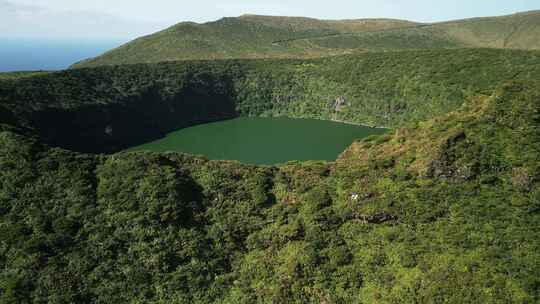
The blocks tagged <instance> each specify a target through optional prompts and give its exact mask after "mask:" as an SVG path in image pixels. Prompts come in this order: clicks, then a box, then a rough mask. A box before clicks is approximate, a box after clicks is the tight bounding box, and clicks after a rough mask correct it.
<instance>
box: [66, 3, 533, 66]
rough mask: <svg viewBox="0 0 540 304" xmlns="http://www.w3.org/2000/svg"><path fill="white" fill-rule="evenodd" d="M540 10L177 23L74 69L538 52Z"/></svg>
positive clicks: (267, 17) (247, 18) (245, 17)
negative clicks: (463, 51)
mask: <svg viewBox="0 0 540 304" xmlns="http://www.w3.org/2000/svg"><path fill="white" fill-rule="evenodd" d="M539 35H540V12H538V11H533V12H527V13H520V14H514V15H509V16H502V17H490V18H476V19H468V20H458V21H451V22H443V23H435V24H419V23H414V22H409V21H402V20H391V19H364V20H341V21H337V20H317V19H311V18H302V17H271V16H257V15H244V16H240V17H237V18H223V19H220V20H218V21H215V22H209V23H204V24H197V23H192V22H184V23H180V24H177V25H175V26H172V27H170V28H168V29H166V30H164V31H161V32H158V33H156V34H153V35H149V36H146V37H141V38H138V39H136V40H134V41H132V42H130V43H127V44H125V45H123V46H121V47H119V48H117V49H114V50H111V51H109V52H107V53H105V54H103V55H101V56H99V57H97V58H93V59H89V60H85V61H83V62H81V63H78V64H75V65H74V67H90V66H98V65H114V64H133V63H154V62H163V61H177V60H193V59H233V58H235V59H240V58H243V59H247V58H312V57H323V56H329V55H340V54H341V55H342V54H350V53H356V52H364V51H370V50H371V51H373V50H375V51H380V50H404V49H405V50H407V49H441V48H462V47H471V48H478V47H487V48H510V49H540V42H539V40H538V39H537V37H538V36H539Z"/></svg>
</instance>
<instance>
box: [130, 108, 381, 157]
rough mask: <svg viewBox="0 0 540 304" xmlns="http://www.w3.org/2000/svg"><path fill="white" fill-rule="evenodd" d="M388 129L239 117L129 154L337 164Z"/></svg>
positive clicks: (180, 132)
mask: <svg viewBox="0 0 540 304" xmlns="http://www.w3.org/2000/svg"><path fill="white" fill-rule="evenodd" d="M386 131H387V130H386V129H376V128H370V127H366V126H360V125H353V124H347V123H340V122H334V121H324V120H315V119H292V118H258V117H241V118H235V119H231V120H225V121H219V122H213V123H207V124H202V125H197V126H193V127H189V128H184V129H180V130H178V131H175V132H172V133H169V134H168V135H167V136H166V137H164V138H162V139H159V140H156V141H153V142H149V143H146V144H143V145H140V146H136V147H132V148H130V149H128V150H127V151H154V152H167V151H172V152H184V153H190V154H197V155H204V156H206V157H208V158H209V159H214V160H237V161H240V162H243V163H248V164H266V165H274V164H280V163H285V162H288V161H295V160H296V161H307V160H325V161H333V160H335V159H336V158H337V157H338V156H339V154H341V153H342V152H343V151H344V150H345V149H346V148H347V147H348V146H349V145H350V144H351V143H352V142H353V141H354V140H356V139H361V138H364V137H367V136H370V135H377V134H382V133H384V132H386Z"/></svg>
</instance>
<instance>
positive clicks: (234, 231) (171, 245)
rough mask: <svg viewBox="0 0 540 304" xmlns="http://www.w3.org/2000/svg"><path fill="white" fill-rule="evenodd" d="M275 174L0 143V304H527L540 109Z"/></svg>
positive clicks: (0, 136) (502, 100) (470, 121)
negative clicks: (45, 303) (33, 303)
mask: <svg viewBox="0 0 540 304" xmlns="http://www.w3.org/2000/svg"><path fill="white" fill-rule="evenodd" d="M539 87H540V86H539V84H538V83H537V82H534V81H529V82H528V83H511V84H507V85H504V86H501V87H499V89H497V90H496V91H495V92H494V93H493V94H491V95H487V96H486V95H479V96H478V97H477V98H474V99H472V100H470V101H468V102H467V103H466V104H464V105H463V107H462V108H461V109H460V110H458V111H457V112H453V113H450V114H447V115H445V116H441V117H437V118H434V119H432V120H429V121H426V122H423V123H420V124H418V125H416V126H414V127H410V128H401V129H397V130H396V131H394V132H393V133H392V134H388V135H385V136H383V137H376V138H370V139H367V140H364V141H362V142H358V143H355V144H354V145H353V146H352V147H351V148H350V149H348V150H347V151H346V152H345V153H344V154H343V155H342V157H341V158H340V159H339V160H338V161H337V162H335V163H333V164H327V163H291V164H287V165H284V166H282V167H279V168H273V167H254V166H246V165H241V164H238V163H234V162H215V161H207V160H204V159H199V158H195V157H191V156H187V155H182V154H175V153H170V154H154V153H122V154H116V155H111V156H90V155H85V154H77V153H73V152H68V151H64V150H61V149H55V148H48V147H45V146H43V145H42V144H40V143H38V142H36V141H35V140H33V139H30V138H25V137H23V136H20V135H17V134H15V133H12V132H10V131H3V132H0V168H2V170H0V185H1V187H0V227H1V229H2V233H1V234H0V244H1V246H0V269H2V271H0V301H1V302H3V303H22V302H35V303H39V302H46V301H49V302H58V303H70V302H77V303H95V302H101V303H120V302H146V303H306V302H313V303H322V302H325V303H355V302H360V303H398V302H399V303H433V302H445V303H446V302H447V303H501V302H504V303H534V302H537V301H538V300H539V299H540V287H539V286H540V281H539V278H540V273H539V272H538V271H539V268H538V267H537V266H538V264H539V262H540V240H539V232H540V231H538V227H539V225H538V223H539V222H540V190H539V189H540V183H539V182H540V167H539V162H538V155H540V134H539V130H540V104H539V102H538V101H539V100H540V91H539V90H538V88H539Z"/></svg>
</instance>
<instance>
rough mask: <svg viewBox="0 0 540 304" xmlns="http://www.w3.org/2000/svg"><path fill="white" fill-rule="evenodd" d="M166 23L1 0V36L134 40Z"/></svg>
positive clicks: (164, 25) (161, 27)
mask: <svg viewBox="0 0 540 304" xmlns="http://www.w3.org/2000/svg"><path fill="white" fill-rule="evenodd" d="M166 26H167V24H160V23H157V22H156V23H151V22H142V21H132V20H127V19H123V18H119V17H116V16H112V15H109V14H105V13H98V12H92V11H61V10H53V9H48V8H44V7H39V6H32V5H25V4H15V3H13V2H7V1H2V0H0V36H2V37H19V38H20V37H39V38H124V39H131V38H134V37H137V36H141V35H145V34H150V33H152V32H155V31H157V30H160V29H163V28H164V27H166Z"/></svg>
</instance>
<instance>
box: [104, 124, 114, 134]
mask: <svg viewBox="0 0 540 304" xmlns="http://www.w3.org/2000/svg"><path fill="white" fill-rule="evenodd" d="M105 134H107V135H109V136H112V135H113V128H112V126H111V125H108V126H107V127H105Z"/></svg>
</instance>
